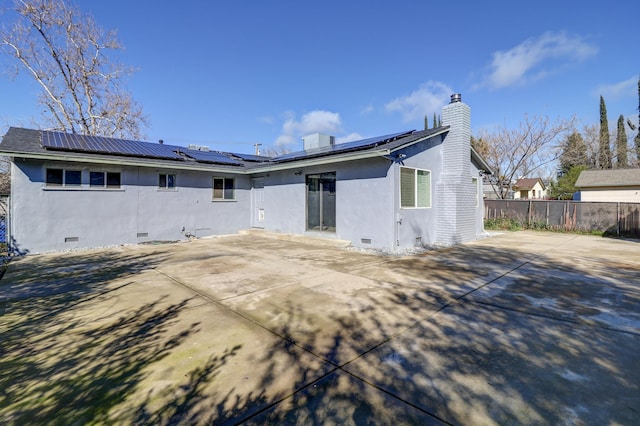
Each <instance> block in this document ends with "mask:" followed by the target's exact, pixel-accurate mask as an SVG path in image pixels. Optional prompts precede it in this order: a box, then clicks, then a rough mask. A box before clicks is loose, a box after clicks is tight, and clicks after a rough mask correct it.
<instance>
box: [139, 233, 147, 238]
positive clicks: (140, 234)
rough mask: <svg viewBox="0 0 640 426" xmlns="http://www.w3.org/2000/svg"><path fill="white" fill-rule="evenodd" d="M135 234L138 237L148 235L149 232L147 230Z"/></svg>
mask: <svg viewBox="0 0 640 426" xmlns="http://www.w3.org/2000/svg"><path fill="white" fill-rule="evenodd" d="M136 235H137V237H138V238H145V237H148V236H149V233H148V232H138V233H137V234H136Z"/></svg>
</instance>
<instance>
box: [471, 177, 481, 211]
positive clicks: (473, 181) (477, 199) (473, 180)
mask: <svg viewBox="0 0 640 426" xmlns="http://www.w3.org/2000/svg"><path fill="white" fill-rule="evenodd" d="M471 183H472V184H473V188H474V189H475V190H476V204H475V206H476V207H478V204H479V201H480V198H479V197H478V190H479V188H478V178H476V177H473V178H471Z"/></svg>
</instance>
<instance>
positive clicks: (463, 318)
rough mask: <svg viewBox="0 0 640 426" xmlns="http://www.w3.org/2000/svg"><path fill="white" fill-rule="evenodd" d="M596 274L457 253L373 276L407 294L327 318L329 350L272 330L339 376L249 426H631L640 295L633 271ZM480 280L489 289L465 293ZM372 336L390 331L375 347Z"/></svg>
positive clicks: (532, 260)
mask: <svg viewBox="0 0 640 426" xmlns="http://www.w3.org/2000/svg"><path fill="white" fill-rule="evenodd" d="M444 254H446V255H444ZM523 259H524V260H523ZM590 267H591V265H585V266H584V267H581V266H580V265H573V266H571V263H567V262H560V261H557V260H555V259H553V258H551V257H549V256H546V255H539V256H536V257H534V256H531V255H530V254H529V253H524V252H519V251H518V250H504V249H496V248H492V247H471V246H463V247H458V248H455V249H450V250H445V251H442V252H439V253H435V254H429V255H425V256H411V257H407V258H402V259H397V260H394V261H393V262H391V264H389V263H387V264H385V268H386V269H388V272H384V271H380V270H378V271H373V272H372V271H368V272H366V273H367V274H370V273H373V274H376V275H377V276H379V277H380V278H381V279H389V278H390V277H391V276H393V274H397V273H400V272H399V271H401V273H402V274H403V275H404V276H405V277H407V278H408V281H409V283H410V284H409V286H408V287H404V286H403V287H397V288H395V287H394V286H389V287H388V288H389V291H388V293H387V296H386V300H384V301H381V299H380V298H379V297H375V298H370V299H369V300H368V303H365V304H366V305H367V306H369V309H365V310H360V311H358V312H357V313H351V314H349V315H345V316H340V315H338V316H335V317H334V318H333V320H334V321H335V323H336V325H337V327H335V328H334V330H338V331H335V332H334V333H333V335H332V336H329V338H322V339H321V338H319V334H320V333H321V331H320V330H318V331H316V332H315V333H309V332H307V333H306V335H302V334H300V333H296V332H295V328H296V324H290V325H289V326H287V327H284V328H282V329H280V330H277V332H278V333H282V334H284V335H287V336H289V338H290V340H291V341H292V342H295V343H296V345H299V346H300V347H304V348H305V349H306V350H308V351H310V352H313V353H315V354H317V355H318V356H320V357H322V358H323V359H326V360H327V361H331V362H333V363H336V362H338V363H339V365H338V368H337V370H336V371H335V372H334V373H332V374H331V375H328V376H325V377H324V378H323V380H321V381H317V382H306V385H302V387H301V388H300V391H299V392H296V393H294V394H293V395H292V396H291V397H289V398H287V399H286V400H283V401H282V402H281V403H279V404H276V405H273V406H271V407H269V408H268V409H267V410H265V411H263V412H261V413H259V414H258V415H256V416H255V417H250V418H248V419H246V420H247V422H248V423H255V424H259V423H287V424H289V423H291V424H322V423H326V422H330V423H332V422H335V423H341V424H380V423H386V421H385V420H389V421H396V422H405V423H415V424H420V423H421V424H425V423H439V422H444V423H451V424H514V423H515V424H561V423H569V424H607V423H619V424H630V423H633V422H634V419H637V416H638V413H640V369H639V368H638V366H639V364H638V355H637V354H638V353H639V352H640V315H639V314H640V288H639V287H638V285H637V284H633V283H637V282H640V281H639V280H638V278H640V270H639V269H638V268H635V267H632V266H630V265H628V267H627V269H626V270H620V268H619V267H618V265H616V264H610V265H609V264H607V262H601V263H600V266H599V268H600V270H599V271H593V272H589V268H590ZM507 273H508V274H507ZM474 274H476V275H477V274H480V275H481V276H484V280H485V283H487V284H488V285H487V286H486V287H483V288H481V289H479V290H477V291H473V290H469V289H468V288H467V285H468V281H469V280H471V281H474V280H475V279H476V278H474V276H476V275H474ZM505 274H507V275H505ZM390 282H391V281H387V283H390ZM434 284H435V288H434ZM478 287H479V285H477V284H476V287H475V288H478ZM443 290H444V293H443ZM438 305H439V307H437V308H435V309H434V306H438ZM298 308H299V309H305V308H303V307H298ZM390 311H391V312H393V315H392V318H390V317H389V316H388V315H387V317H386V318H384V316H383V314H384V313H386V314H388V313H389V312H390ZM290 313H291V315H290V317H291V318H300V317H301V315H300V314H299V313H295V312H293V310H292V311H291V312H290ZM416 318H418V319H417V320H415V319H416ZM414 320H415V322H413V323H412V324H411V322H412V321H414ZM390 324H392V326H390ZM372 325H373V327H372ZM404 327H406V328H404ZM375 328H378V329H384V328H388V329H389V331H388V333H387V334H386V335H385V336H386V337H385V336H377V335H376V333H370V332H371V331H372V329H375ZM392 330H398V331H399V333H398V334H396V335H393V331H392ZM368 332H369V333H368ZM371 335H375V336H376V339H370V338H369V337H370V336H371ZM325 337H326V336H325ZM381 337H382V340H379V339H380V338H381ZM376 340H377V341H376ZM328 341H332V343H330V344H327V343H326V342H328ZM346 347H349V348H350V349H353V348H356V350H357V351H359V352H360V353H361V354H362V355H361V356H360V357H356V358H354V359H353V360H350V361H347V362H344V363H342V361H343V360H342V359H341V358H340V356H337V355H336V354H337V353H340V352H343V351H344V350H345V348H346ZM365 348H368V349H365ZM292 367H294V368H295V366H292ZM300 377H301V383H305V382H304V377H303V376H302V375H301V376H300ZM345 383H346V384H345Z"/></svg>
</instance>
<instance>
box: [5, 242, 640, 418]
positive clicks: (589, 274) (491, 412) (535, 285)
mask: <svg viewBox="0 0 640 426" xmlns="http://www.w3.org/2000/svg"><path fill="white" fill-rule="evenodd" d="M639 244H640V243H638V242H635V241H623V240H610V239H603V238H597V237H593V236H579V235H571V234H552V233H532V232H520V233H504V234H502V235H498V236H494V237H492V238H487V239H484V240H481V241H477V242H474V243H470V244H465V245H462V246H457V247H452V248H447V249H442V250H436V251H431V252H426V253H423V254H420V255H415V256H407V257H390V256H380V255H375V254H371V253H363V252H359V251H356V250H352V249H344V248H337V247H327V246H319V245H317V244H315V243H314V242H313V241H310V240H305V239H302V240H297V239H292V240H291V241H286V240H279V239H274V238H264V237H261V236H257V235H242V236H225V237H224V238H206V239H200V240H194V241H191V242H188V243H177V244H167V245H141V246H128V247H118V248H113V249H105V250H93V251H83V252H77V253H65V254H51V255H42V256H30V257H26V258H23V259H19V260H17V261H14V262H12V263H11V264H10V266H9V269H8V271H7V273H6V275H5V276H4V278H3V279H2V281H0V314H1V315H0V340H1V341H2V345H0V373H1V374H0V388H1V389H3V390H5V391H4V393H2V394H0V422H1V423H3V424H22V423H25V422H46V421H48V419H51V418H56V421H58V420H59V421H60V422H61V423H113V422H115V423H127V424H129V423H147V424H149V423H153V424H211V423H216V424H226V423H229V424H235V423H238V422H240V423H243V422H244V423H250V424H257V423H300V424H302V423H324V424H332V423H333V424H367V423H370V422H373V423H392V422H396V423H405V424H412V423H413V424H438V423H439V422H444V423H445V424H447V423H449V424H450V423H453V424H470V423H472V424H503V423H533V424H536V423H562V422H565V423H569V424H602V423H612V424H614V423H616V422H617V423H621V424H625V423H626V424H628V423H630V421H631V420H632V419H634V418H637V414H638V413H640V385H639V384H640V377H639V376H638V374H639V373H638V372H639V371H640V364H639V359H640V358H638V356H637V354H638V353H640V327H639V326H638V324H639V321H640V319H639V317H638V315H639V314H640V285H639V284H638V283H639V282H640V249H638V247H640V246H639ZM634 416H635V417H634Z"/></svg>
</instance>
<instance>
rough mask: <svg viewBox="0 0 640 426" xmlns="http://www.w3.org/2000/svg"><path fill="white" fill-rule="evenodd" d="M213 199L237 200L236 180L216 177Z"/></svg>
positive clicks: (214, 179)
mask: <svg viewBox="0 0 640 426" xmlns="http://www.w3.org/2000/svg"><path fill="white" fill-rule="evenodd" d="M213 199H214V200H234V199H235V179H233V178H223V177H214V178H213Z"/></svg>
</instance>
